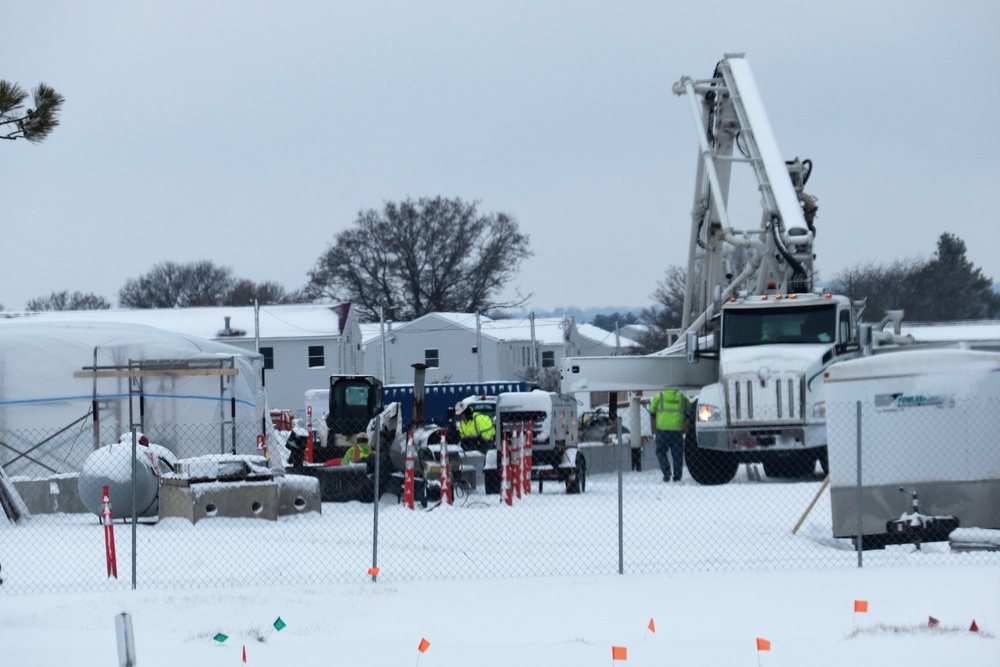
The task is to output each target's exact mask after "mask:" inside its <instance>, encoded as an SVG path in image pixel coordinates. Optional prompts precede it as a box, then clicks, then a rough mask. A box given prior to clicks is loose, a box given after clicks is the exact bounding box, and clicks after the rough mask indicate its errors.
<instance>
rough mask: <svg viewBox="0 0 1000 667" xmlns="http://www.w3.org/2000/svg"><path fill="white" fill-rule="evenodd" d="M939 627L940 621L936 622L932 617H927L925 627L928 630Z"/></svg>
mask: <svg viewBox="0 0 1000 667" xmlns="http://www.w3.org/2000/svg"><path fill="white" fill-rule="evenodd" d="M939 625H941V621H939V620H937V619H936V618H934V617H933V616H928V617H927V627H928V628H936V627H937V626H939Z"/></svg>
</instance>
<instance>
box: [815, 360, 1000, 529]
mask: <svg viewBox="0 0 1000 667" xmlns="http://www.w3.org/2000/svg"><path fill="white" fill-rule="evenodd" d="M826 399H827V424H828V428H827V438H828V447H829V465H830V499H831V507H832V515H833V535H834V537H839V538H849V537H856V536H857V535H858V514H859V513H858V503H859V501H860V506H861V513H860V514H861V532H862V534H863V535H864V536H865V537H864V541H865V546H866V547H868V546H870V542H871V543H872V544H871V545H874V546H881V545H880V544H879V541H880V540H881V541H882V543H883V544H884V543H885V542H890V543H891V542H894V541H900V540H897V539H893V535H892V534H891V527H890V526H889V525H888V524H889V523H890V522H898V521H899V520H900V519H903V518H904V517H907V518H910V519H912V518H914V517H913V515H914V514H916V513H915V512H914V507H913V504H914V499H915V498H917V497H918V498H919V514H920V515H922V516H924V517H955V518H956V519H958V521H959V523H960V525H961V526H962V527H963V528H965V527H968V528H973V527H978V528H988V529H998V528H1000V442H998V437H1000V436H998V434H1000V353H993V352H981V351H972V350H967V349H958V348H955V349H929V350H917V349H910V350H904V351H897V352H886V353H882V354H876V355H874V356H870V357H863V358H859V359H855V360H851V361H844V362H842V363H839V364H835V365H833V366H831V367H830V368H829V369H828V370H827V371H826ZM859 408H860V414H859ZM859 417H860V425H859ZM859 426H860V428H859ZM859 435H860V437H859ZM859 441H860V444H859ZM859 454H860V458H861V484H860V488H859V485H858V457H859ZM901 489H902V490H901ZM914 494H917V495H916V496H915V495H914ZM915 518H917V519H919V518H920V517H915ZM897 525H898V524H897ZM870 538H872V539H870ZM938 539H944V537H939V538H938Z"/></svg>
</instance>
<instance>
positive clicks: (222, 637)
mask: <svg viewBox="0 0 1000 667" xmlns="http://www.w3.org/2000/svg"><path fill="white" fill-rule="evenodd" d="M212 639H214V640H215V641H217V642H219V643H220V644H221V643H222V642H224V641H226V640H227V639H229V635H224V634H222V633H221V632H220V633H219V634H217V635H215V636H214V637H212Z"/></svg>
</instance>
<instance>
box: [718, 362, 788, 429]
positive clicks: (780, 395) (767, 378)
mask: <svg viewBox="0 0 1000 667" xmlns="http://www.w3.org/2000/svg"><path fill="white" fill-rule="evenodd" d="M726 405H727V407H728V412H729V414H728V418H729V423H730V424H731V425H733V426H739V425H753V424H800V423H802V422H803V421H804V420H805V413H804V409H805V391H804V387H803V384H802V375H801V374H800V373H795V372H781V371H778V372H767V371H766V370H762V371H761V372H757V373H732V374H729V375H727V376H726Z"/></svg>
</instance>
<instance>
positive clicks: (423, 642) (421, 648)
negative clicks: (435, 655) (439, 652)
mask: <svg viewBox="0 0 1000 667" xmlns="http://www.w3.org/2000/svg"><path fill="white" fill-rule="evenodd" d="M430 645H431V643H430V642H429V641H427V640H426V639H421V640H420V646H418V647H417V650H418V651H420V652H421V653H423V652H424V651H426V650H427V649H428V648H430Z"/></svg>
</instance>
